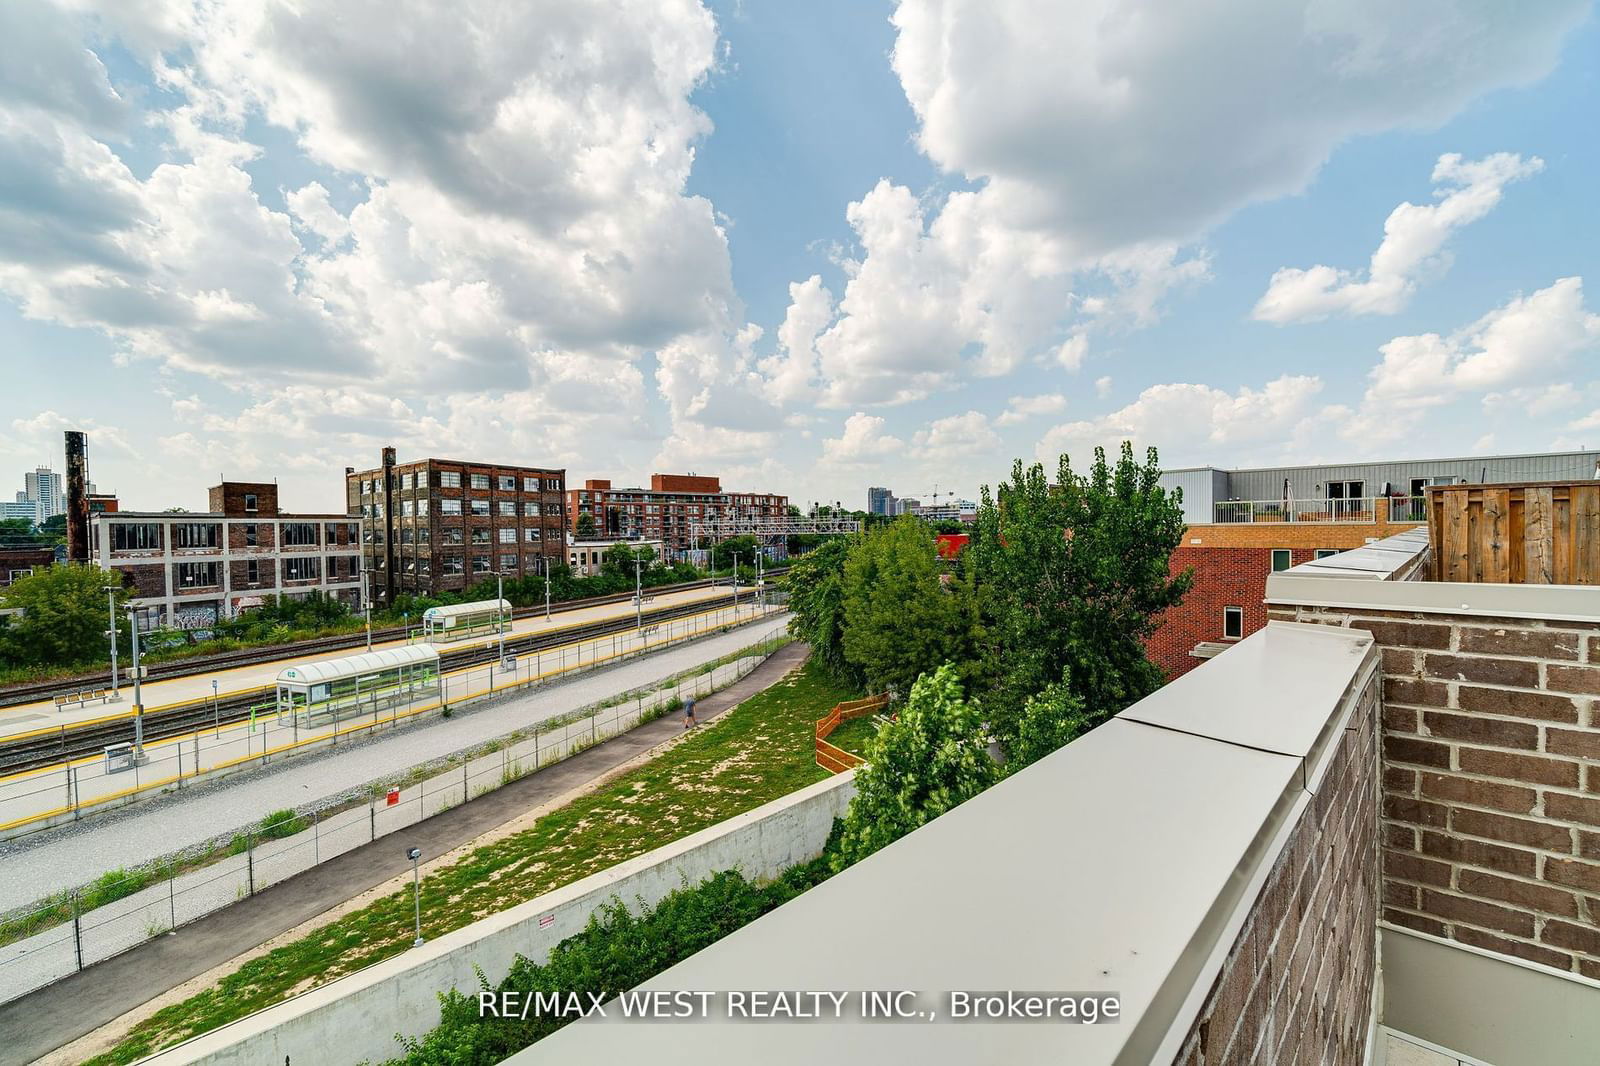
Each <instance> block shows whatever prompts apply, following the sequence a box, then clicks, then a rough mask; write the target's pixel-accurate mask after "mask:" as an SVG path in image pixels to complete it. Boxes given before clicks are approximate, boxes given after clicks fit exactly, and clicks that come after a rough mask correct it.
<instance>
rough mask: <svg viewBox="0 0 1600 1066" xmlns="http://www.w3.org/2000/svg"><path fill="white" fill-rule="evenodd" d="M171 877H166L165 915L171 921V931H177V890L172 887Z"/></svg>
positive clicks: (169, 875)
mask: <svg viewBox="0 0 1600 1066" xmlns="http://www.w3.org/2000/svg"><path fill="white" fill-rule="evenodd" d="M172 885H173V880H172V875H171V874H168V875H167V914H168V916H170V917H171V919H172V931H173V932H177V930H178V890H177V889H175V888H173V887H172Z"/></svg>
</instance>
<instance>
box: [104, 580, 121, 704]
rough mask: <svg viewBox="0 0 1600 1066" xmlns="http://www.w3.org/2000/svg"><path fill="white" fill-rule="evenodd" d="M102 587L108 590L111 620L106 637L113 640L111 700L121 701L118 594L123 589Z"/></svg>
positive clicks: (108, 586) (107, 599)
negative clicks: (118, 671)
mask: <svg viewBox="0 0 1600 1066" xmlns="http://www.w3.org/2000/svg"><path fill="white" fill-rule="evenodd" d="M102 587H103V588H104V589H105V590H106V614H107V616H108V617H109V618H110V619H111V628H110V629H108V630H106V636H108V637H110V638H111V699H112V700H113V701H120V700H121V699H122V693H121V692H120V691H119V690H118V688H117V593H118V592H120V591H122V589H121V586H119V585H105V586H102Z"/></svg>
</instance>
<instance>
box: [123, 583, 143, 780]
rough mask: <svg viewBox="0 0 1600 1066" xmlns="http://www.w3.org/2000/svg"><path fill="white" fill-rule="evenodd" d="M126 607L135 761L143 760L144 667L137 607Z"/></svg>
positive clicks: (131, 605) (130, 605)
mask: <svg viewBox="0 0 1600 1066" xmlns="http://www.w3.org/2000/svg"><path fill="white" fill-rule="evenodd" d="M127 608H128V630H129V632H130V633H131V634H132V636H133V757H134V760H135V761H136V762H143V761H144V696H143V693H142V692H141V691H140V688H139V682H140V680H141V679H142V677H143V675H144V667H143V666H140V665H139V617H138V615H137V614H135V613H134V612H135V611H136V610H137V608H136V607H134V605H133V604H131V603H130V604H128V605H127Z"/></svg>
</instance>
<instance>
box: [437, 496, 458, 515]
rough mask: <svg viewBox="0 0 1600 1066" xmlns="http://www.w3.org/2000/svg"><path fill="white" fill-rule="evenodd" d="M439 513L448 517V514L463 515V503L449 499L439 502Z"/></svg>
mask: <svg viewBox="0 0 1600 1066" xmlns="http://www.w3.org/2000/svg"><path fill="white" fill-rule="evenodd" d="M439 513H440V514H442V515H446V514H454V515H458V514H460V513H461V501H460V500H449V499H445V500H440V501H439Z"/></svg>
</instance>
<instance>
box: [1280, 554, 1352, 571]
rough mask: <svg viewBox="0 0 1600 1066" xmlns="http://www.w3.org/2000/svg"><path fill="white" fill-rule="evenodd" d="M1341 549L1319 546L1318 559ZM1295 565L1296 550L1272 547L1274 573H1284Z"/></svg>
mask: <svg viewBox="0 0 1600 1066" xmlns="http://www.w3.org/2000/svg"><path fill="white" fill-rule="evenodd" d="M1339 551H1340V549H1338V548H1318V549H1317V552H1316V556H1317V558H1318V559H1326V558H1327V557H1328V556H1330V555H1338V554H1339ZM1293 565H1294V552H1293V551H1292V550H1291V549H1289V548H1273V549H1272V572H1273V573H1274V574H1277V573H1282V572H1283V571H1285V570H1287V569H1289V568H1290V567H1291V566H1293Z"/></svg>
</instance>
